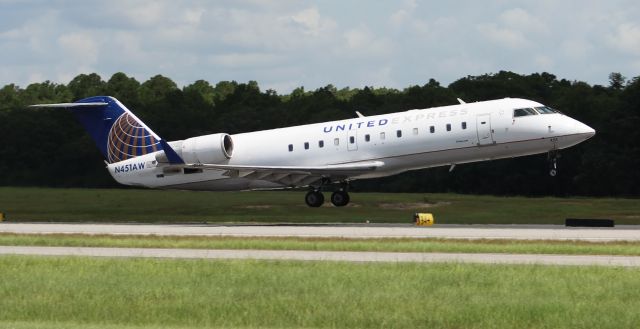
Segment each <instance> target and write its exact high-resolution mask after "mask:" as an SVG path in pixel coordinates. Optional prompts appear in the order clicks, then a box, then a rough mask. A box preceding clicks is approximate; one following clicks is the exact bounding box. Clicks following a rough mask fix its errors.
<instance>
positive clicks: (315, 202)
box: [304, 191, 324, 208]
mask: <svg viewBox="0 0 640 329" xmlns="http://www.w3.org/2000/svg"><path fill="white" fill-rule="evenodd" d="M304 202H306V203H307V206H309V207H314V208H317V207H320V206H322V204H323V203H324V194H322V192H320V191H309V193H307V195H306V196H305V197H304Z"/></svg>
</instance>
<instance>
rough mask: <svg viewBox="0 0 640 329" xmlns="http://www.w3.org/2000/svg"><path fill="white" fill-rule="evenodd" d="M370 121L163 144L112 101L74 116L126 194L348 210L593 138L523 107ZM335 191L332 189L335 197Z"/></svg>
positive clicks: (556, 116)
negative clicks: (377, 181)
mask: <svg viewBox="0 0 640 329" xmlns="http://www.w3.org/2000/svg"><path fill="white" fill-rule="evenodd" d="M458 101H459V104H456V105H451V106H443V107H434V108H428V109H419V110H409V111H405V112H397V113H390V114H383V115H376V116H364V115H362V114H361V113H359V112H356V113H357V114H358V117H356V118H352V119H345V120H339V121H332V122H325V123H316V124H309V125H304V126H295V127H286V128H279V129H271V130H263V131H256V132H248V133H242V134H235V135H229V134H225V133H218V134H211V135H204V136H197V137H192V138H188V139H185V140H179V141H172V142H169V141H165V140H164V139H162V138H161V137H160V136H158V135H157V134H156V133H154V132H153V131H152V130H151V129H150V128H149V127H148V126H147V125H145V124H144V123H143V122H142V121H141V120H140V119H138V118H137V117H136V116H135V115H134V114H133V113H132V112H131V111H129V110H128V109H127V108H126V107H125V106H124V105H123V104H122V103H120V102H119V101H118V100H117V99H115V98H113V97H107V96H97V97H90V98H86V99H82V100H79V101H77V102H75V103H63V104H41V105H34V106H37V107H55V108H68V109H70V110H71V111H72V112H73V114H74V115H75V116H76V118H77V119H78V121H80V123H81V124H82V125H83V126H84V127H85V128H86V130H87V131H88V132H89V134H90V135H91V137H92V138H93V139H94V141H95V142H96V143H97V145H98V148H99V149H100V151H101V152H102V154H103V155H104V157H105V159H106V163H107V169H108V170H109V173H110V174H111V176H113V178H114V179H115V180H116V181H118V182H119V183H122V184H125V185H134V186H144V187H151V188H164V189H185V190H249V189H273V188H284V187H299V186H308V187H309V188H310V190H309V192H308V193H307V194H306V197H305V202H306V203H307V205H309V206H310V207H319V206H321V205H322V204H323V203H324V195H323V194H322V192H321V191H322V190H325V189H331V190H334V192H333V193H332V195H331V203H332V204H333V205H335V206H337V207H341V206H345V205H346V204H348V203H349V194H348V187H349V182H351V181H353V180H357V179H366V178H375V177H384V176H390V175H395V174H398V173H402V172H405V171H408V170H416V169H422V168H430V167H437V166H451V170H453V168H454V167H455V165H456V164H461V163H468V162H476V161H485V160H493V159H501V158H511V157H517V156H525V155H531V154H537V153H548V154H549V162H550V174H551V175H552V176H553V175H555V174H556V158H557V152H558V150H560V149H564V148H567V147H570V146H573V145H576V144H578V143H580V142H582V141H584V140H587V139H588V138H590V137H592V136H593V135H595V130H593V129H592V128H590V127H589V126H587V125H585V124H583V123H581V122H579V121H577V120H574V119H572V118H570V117H568V116H566V115H564V114H562V113H561V112H559V111H557V110H555V109H553V108H550V107H548V106H545V105H543V104H540V103H537V102H534V101H530V100H526V99H517V98H505V99H499V100H491V101H485V102H476V103H465V102H464V101H462V100H460V99H458ZM331 186H335V188H331Z"/></svg>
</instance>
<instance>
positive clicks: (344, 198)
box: [331, 191, 351, 207]
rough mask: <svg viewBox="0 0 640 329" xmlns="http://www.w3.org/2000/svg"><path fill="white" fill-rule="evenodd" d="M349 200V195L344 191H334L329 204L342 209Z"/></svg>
mask: <svg viewBox="0 0 640 329" xmlns="http://www.w3.org/2000/svg"><path fill="white" fill-rule="evenodd" d="M350 200H351V198H349V193H347V192H346V191H335V192H333V194H331V203H333V205H334V206H336V207H344V206H346V205H347V204H348V203H349V201H350Z"/></svg>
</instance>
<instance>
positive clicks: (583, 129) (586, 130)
mask: <svg viewBox="0 0 640 329" xmlns="http://www.w3.org/2000/svg"><path fill="white" fill-rule="evenodd" d="M575 125H576V133H577V134H581V135H584V136H585V137H586V138H585V140H587V139H589V138H591V137H593V136H594V135H595V134H596V130H595V129H593V128H591V127H589V126H587V125H585V124H584V123H582V122H580V121H578V120H576V124H575Z"/></svg>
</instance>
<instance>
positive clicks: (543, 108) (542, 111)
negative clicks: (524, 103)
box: [536, 106, 560, 114]
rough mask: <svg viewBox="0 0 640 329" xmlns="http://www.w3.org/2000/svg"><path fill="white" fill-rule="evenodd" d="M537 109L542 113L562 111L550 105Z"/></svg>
mask: <svg viewBox="0 0 640 329" xmlns="http://www.w3.org/2000/svg"><path fill="white" fill-rule="evenodd" d="M536 111H538V112H540V114H551V113H560V111H558V110H556V109H552V108H550V107H548V106H540V107H536Z"/></svg>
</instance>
